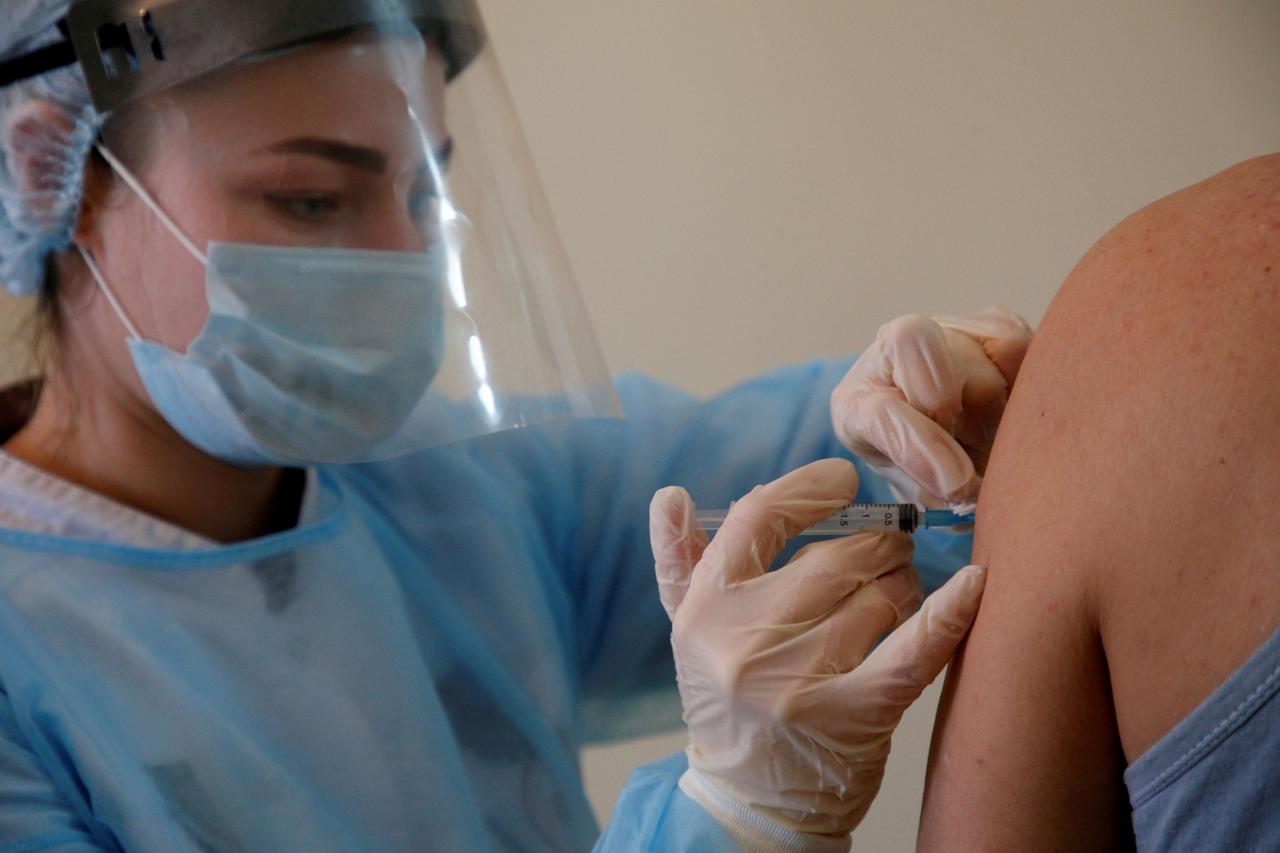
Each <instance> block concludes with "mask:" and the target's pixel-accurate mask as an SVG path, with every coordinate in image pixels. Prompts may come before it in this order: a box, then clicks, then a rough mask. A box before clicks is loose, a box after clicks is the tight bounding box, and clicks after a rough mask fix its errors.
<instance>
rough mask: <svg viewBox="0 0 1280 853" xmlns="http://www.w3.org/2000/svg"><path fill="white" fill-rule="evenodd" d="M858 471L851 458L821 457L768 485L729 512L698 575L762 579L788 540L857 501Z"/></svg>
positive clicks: (720, 580)
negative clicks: (855, 499) (851, 502)
mask: <svg viewBox="0 0 1280 853" xmlns="http://www.w3.org/2000/svg"><path fill="white" fill-rule="evenodd" d="M857 492H858V471H857V469H856V468H854V467H853V463H852V462H850V461H848V460H847V459H822V460H819V461H818V462H813V463H810V464H809V465H805V466H804V467H803V468H797V469H796V470H795V471H792V472H791V473H789V474H787V475H785V476H783V477H780V478H778V479H777V480H774V481H773V482H772V483H769V484H767V485H764V486H757V487H756V488H755V489H753V490H752V491H751V493H750V494H748V495H747V496H746V497H744V498H742V500H740V501H738V502H737V503H735V504H734V505H733V507H732V508H731V509H730V510H729V514H728V515H727V516H726V517H725V520H724V524H723V525H721V527H720V530H719V531H717V532H716V535H715V538H714V539H712V540H711V544H710V545H708V546H707V549H706V551H705V552H704V554H703V560H702V566H700V567H699V570H698V577H700V578H701V577H706V578H707V582H709V583H717V584H719V585H722V586H724V585H728V584H734V583H738V582H740V581H745V580H750V579H752V578H756V577H759V576H761V575H763V574H764V573H765V571H766V570H767V569H768V568H769V564H770V563H772V562H773V559H774V558H775V557H777V556H778V552H779V551H781V550H782V546H783V545H785V544H786V542H787V540H788V539H790V538H791V537H792V536H795V535H796V534H797V533H799V532H800V531H801V530H804V529H805V528H806V527H809V526H810V525H813V524H816V523H818V522H819V521H822V520H823V519H825V518H828V517H829V516H830V515H831V514H832V513H834V512H835V511H836V510H838V509H840V507H842V506H844V505H845V504H847V503H849V502H850V501H851V500H853V496H854V495H855V494H857Z"/></svg>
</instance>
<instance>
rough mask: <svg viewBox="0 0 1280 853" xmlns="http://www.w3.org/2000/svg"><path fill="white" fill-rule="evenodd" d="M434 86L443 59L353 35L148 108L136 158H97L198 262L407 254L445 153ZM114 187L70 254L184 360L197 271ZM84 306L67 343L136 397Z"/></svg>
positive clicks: (108, 328)
mask: <svg viewBox="0 0 1280 853" xmlns="http://www.w3.org/2000/svg"><path fill="white" fill-rule="evenodd" d="M444 87H445V74H444V64H443V61H442V60H441V58H440V57H439V56H438V55H437V54H436V53H435V51H432V50H428V48H427V47H426V46H425V44H424V43H423V42H422V41H421V40H417V39H413V38H407V37H394V38H384V39H375V38H372V37H354V38H350V39H346V40H343V41H339V42H332V43H324V44H320V45H315V46H311V47H308V48H305V49H303V50H299V51H296V52H293V53H289V54H286V55H284V56H282V57H278V58H275V59H270V60H264V61H256V62H246V63H243V64H241V65H238V66H236V67H234V68H232V69H229V70H226V71H222V72H219V73H218V74H217V75H216V76H215V77H213V78H211V79H208V80H204V81H200V82H197V83H195V84H189V85H186V86H184V87H181V88H179V89H176V90H174V91H172V92H167V93H162V94H160V95H157V96H153V98H152V99H151V101H150V102H148V103H147V104H146V105H145V107H144V109H143V112H142V130H141V131H140V133H139V135H140V136H141V137H142V138H144V139H145V140H146V144H145V149H146V150H145V151H142V152H133V151H130V150H114V147H113V153H115V154H116V155H117V157H119V158H120V159H121V160H123V161H124V162H125V163H126V164H127V165H128V166H129V167H130V168H131V170H132V171H134V173H135V174H136V176H137V177H138V178H139V180H140V181H141V182H142V184H143V186H145V187H146V188H147V189H148V190H149V191H150V193H151V194H152V196H153V197H154V198H155V200H156V201H157V202H158V204H159V205H160V207H161V208H162V209H163V210H164V211H165V212H167V213H168V214H169V216H170V217H171V218H172V219H173V221H174V222H175V223H176V224H177V226H178V227H179V228H180V229H181V230H182V231H183V232H185V233H186V235H187V236H188V237H190V238H191V240H192V241H193V242H194V243H195V245H196V246H197V247H199V248H201V249H202V250H203V249H204V248H205V246H206V245H207V244H208V243H209V242H211V241H220V242H239V243H255V244H266V245H277V246H317V247H347V248H363V249H386V250H401V251H421V250H423V249H424V248H426V246H427V245H428V244H430V243H431V242H433V241H434V239H435V236H434V235H435V223H436V219H437V196H436V189H435V188H436V186H437V184H438V182H439V176H440V175H441V174H442V172H443V170H444V167H445V160H446V159H447V155H448V151H449V148H450V141H449V137H448V134H447V132H446V130H445V126H444V123H443V109H444ZM106 141H107V144H108V146H112V139H111V138H110V136H108V138H107V140H106ZM121 144H122V145H123V143H121ZM114 187H115V189H114V191H113V192H112V193H111V194H110V197H109V200H108V201H107V202H106V203H105V204H103V205H102V206H101V207H100V209H99V210H96V211H94V215H93V216H91V217H87V218H86V221H87V222H88V223H89V224H88V226H87V229H82V231H81V233H80V234H79V235H78V237H79V242H80V243H81V244H82V245H84V246H85V247H86V248H88V249H89V250H90V251H91V252H92V253H93V256H94V258H95V259H96V261H97V263H98V265H99V267H100V268H101V270H102V273H103V275H104V276H105V278H106V281H107V282H108V284H109V285H110V286H111V287H112V289H113V290H114V291H115V293H116V296H117V297H118V298H119V300H120V302H121V304H122V307H123V309H124V311H125V312H126V313H127V314H128V315H129V318H130V319H131V320H132V321H133V323H134V325H135V326H136V327H137V328H138V331H139V334H141V335H142V337H143V338H145V339H148V340H153V341H158V342H160V343H163V344H165V345H167V346H169V347H170V348H172V349H175V350H177V351H179V352H181V351H184V350H185V349H186V347H187V345H188V344H189V343H190V342H191V341H192V340H193V339H194V338H195V336H196V335H197V334H198V333H199V331H200V329H201V327H202V326H203V324H204V322H205V320H206V318H207V317H208V305H207V302H206V299H205V289H204V276H205V271H204V268H203V266H202V265H201V264H200V263H199V262H198V261H197V260H196V259H195V258H193V257H192V256H191V255H190V254H189V253H188V252H187V251H186V250H185V249H184V248H183V247H182V246H181V244H180V243H179V242H178V240H176V239H175V238H174V237H173V236H172V235H171V234H170V233H169V232H168V231H167V230H166V229H165V228H164V226H163V225H162V224H161V222H160V220H159V219H158V218H157V217H156V216H155V214H153V213H152V212H151V211H150V210H149V209H148V208H147V207H146V206H145V205H144V204H143V202H142V201H141V199H140V198H138V196H137V195H136V194H134V193H133V192H132V191H130V190H128V189H127V188H126V187H125V186H124V185H123V183H122V182H120V181H119V180H118V179H117V180H116V181H115V182H114ZM86 230H87V233H85V232H86ZM100 296H101V295H100V294H96V295H95V296H94V297H93V298H92V299H91V300H89V301H88V304H87V305H86V306H85V310H84V312H83V314H84V315H85V316H84V317H83V319H84V320H87V321H89V323H88V325H90V326H91V329H87V330H81V335H80V337H79V338H78V340H85V339H86V337H87V338H90V339H93V341H92V344H93V348H94V350H96V352H95V353H94V355H95V356H96V357H99V358H102V359H103V360H105V361H106V362H107V363H106V364H105V365H104V366H106V367H108V369H109V370H110V371H111V373H112V374H114V376H115V378H116V379H118V380H119V381H122V382H127V383H128V384H129V385H130V386H131V387H132V388H133V390H134V391H135V392H136V393H139V394H141V399H144V400H145V399H146V396H145V393H144V392H143V391H142V389H141V383H140V382H139V381H138V380H137V377H136V375H135V374H134V371H133V368H132V364H131V360H130V357H129V354H128V350H127V348H126V347H125V344H124V337H125V331H124V327H123V326H122V325H121V324H120V322H119V320H118V319H116V318H115V315H114V313H112V312H111V311H110V308H109V306H108V305H107V303H106V300H104V299H102V298H100ZM77 313H79V312H76V311H71V312H69V320H70V321H71V322H72V323H76V322H77V316H76V315H77ZM76 334H77V330H74V329H73V330H72V335H76Z"/></svg>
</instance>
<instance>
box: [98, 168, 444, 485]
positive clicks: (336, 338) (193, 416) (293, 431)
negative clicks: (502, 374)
mask: <svg viewBox="0 0 1280 853" xmlns="http://www.w3.org/2000/svg"><path fill="white" fill-rule="evenodd" d="M104 153H105V152H104ZM108 161H109V162H111V163H112V166H113V167H114V168H115V169H116V171H117V172H118V173H120V174H121V176H122V177H124V178H125V179H126V182H127V183H129V184H130V186H132V187H133V188H134V190H135V191H136V192H138V194H139V195H140V197H141V198H142V200H143V201H144V202H145V203H147V205H148V206H149V207H150V208H151V209H152V210H153V211H155V212H156V213H157V215H158V216H159V217H160V219H161V221H162V222H164V224H165V226H166V227H167V228H168V229H169V230H170V232H171V233H174V236H175V237H177V238H178V239H179V241H180V242H181V243H182V244H183V245H184V246H186V247H187V248H188V251H190V252H192V254H193V255H194V256H195V257H196V258H197V259H198V260H200V261H201V262H202V263H203V264H204V266H205V293H206V296H207V298H208V301H209V318H208V320H207V321H206V322H205V324H204V328H202V329H201V331H200V333H199V335H197V336H196V338H195V340H194V341H192V342H191V344H190V346H188V347H187V350H186V352H185V353H179V352H175V351H174V350H172V349H170V348H169V347H167V346H165V345H163V344H161V343H157V342H154V341H148V340H144V339H143V338H142V336H141V335H140V334H138V331H137V329H136V328H135V327H134V325H133V324H132V323H131V322H130V320H129V318H128V316H127V315H126V313H125V312H124V310H123V308H122V307H121V305H120V304H119V302H118V300H117V299H116V298H115V295H114V294H113V292H112V290H111V288H110V286H109V285H108V283H107V281H106V279H105V278H104V277H103V275H102V273H101V271H100V270H99V268H98V266H97V264H96V263H95V262H94V260H93V257H92V255H90V254H89V253H88V252H87V251H85V250H84V249H81V254H82V255H83V256H84V259H85V262H86V264H87V265H88V267H89V270H90V272H91V273H92V274H93V276H94V278H95V280H96V281H97V282H98V286H99V287H100V288H101V289H102V291H103V293H104V295H106V297H107V299H108V301H109V302H110V303H111V305H112V307H113V308H114V309H115V311H116V313H117V314H118V315H119V317H120V319H121V321H122V322H123V323H124V324H125V327H126V329H128V330H129V334H130V338H129V341H128V345H129V351H130V353H131V354H132V356H133V363H134V366H135V367H136V369H137V371H138V375H139V377H141V379H142V383H143V385H144V386H145V387H146V389H147V393H148V395H149V396H150V397H151V401H152V403H153V404H154V405H155V407H156V409H157V410H158V411H159V413H160V414H161V416H163V417H164V419H165V420H166V421H167V422H168V423H169V425H170V426H172V427H173V428H174V429H175V430H177V431H178V433H179V434H181V435H182V437H183V438H185V439H186V440H187V441H189V442H191V443H192V444H193V445H195V446H196V447H198V448H200V449H201V450H203V451H204V452H205V453H208V454H209V455H211V456H214V457H217V458H218V459H222V460H224V461H227V462H231V463H233V464H237V465H243V466H254V465H288V464H294V465H296V464H314V463H321V462H359V461H366V460H368V459H370V458H376V456H378V455H390V454H387V453H382V452H380V448H386V447H389V446H394V445H395V444H396V442H395V441H393V440H392V439H393V437H394V436H397V433H399V432H401V431H402V430H403V429H404V428H405V425H406V423H407V421H408V420H409V416H410V413H411V412H412V411H413V409H414V408H415V406H416V405H417V404H418V403H419V402H421V401H422V399H423V397H424V395H425V393H426V391H427V388H428V386H429V385H430V383H431V380H432V379H433V378H434V376H435V375H436V373H437V371H438V370H439V367H440V362H441V358H442V354H443V350H444V347H443V315H442V303H441V299H442V296H443V292H444V288H443V282H444V276H445V269H446V251H447V250H446V248H445V245H444V244H442V243H437V244H436V245H435V246H433V247H432V248H431V249H430V250H429V251H427V252H389V251H375V250H366V249H341V248H310V247H301V248H294V247H280V246H259V245H249V244H240V243H216V242H215V243H210V244H209V246H208V251H207V253H202V252H200V251H199V250H198V249H196V248H195V247H194V246H193V245H192V244H191V241H190V240H189V239H188V238H187V237H186V236H185V235H184V234H182V233H181V231H179V230H178V229H177V226H176V225H175V224H174V223H173V222H172V220H170V219H169V217H168V216H167V215H165V214H164V213H163V211H161V210H160V208H159V207H158V205H156V203H155V202H154V201H153V200H152V199H151V198H150V196H149V194H147V193H146V192H145V190H143V189H142V188H141V186H140V185H138V184H137V181H136V179H132V176H131V175H128V174H127V172H125V171H124V167H123V166H121V165H120V164H119V163H118V161H115V158H114V157H108Z"/></svg>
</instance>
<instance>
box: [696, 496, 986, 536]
mask: <svg viewBox="0 0 1280 853" xmlns="http://www.w3.org/2000/svg"><path fill="white" fill-rule="evenodd" d="M728 514H729V510H727V509H709V510H701V509H700V510H698V515H697V524H698V527H700V528H702V529H703V530H707V531H715V530H719V529H720V527H721V525H723V524H724V520H725V517H726V516H727V515H728ZM973 519H974V517H973V515H972V514H969V515H960V514H957V513H954V512H952V511H951V510H949V509H920V508H919V507H917V506H916V505H915V504H848V505H847V506H845V507H844V508H842V509H839V510H837V511H836V512H835V513H834V514H833V515H831V517H829V518H828V519H826V520H825V521H820V522H818V523H817V524H815V525H813V526H812V527H809V528H806V529H805V530H802V531H800V533H799V535H800V536H847V535H849V534H852V533H862V532H863V531H867V530H897V531H901V532H903V533H915V532H916V531H917V530H919V529H920V528H921V527H925V528H930V527H955V526H956V525H960V524H972V523H973Z"/></svg>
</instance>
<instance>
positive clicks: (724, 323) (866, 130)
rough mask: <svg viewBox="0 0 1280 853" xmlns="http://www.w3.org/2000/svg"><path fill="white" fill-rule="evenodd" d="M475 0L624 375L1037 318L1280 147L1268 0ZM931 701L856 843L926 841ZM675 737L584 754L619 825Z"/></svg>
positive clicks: (711, 373) (1279, 58) (602, 802)
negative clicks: (1100, 250)
mask: <svg viewBox="0 0 1280 853" xmlns="http://www.w3.org/2000/svg"><path fill="white" fill-rule="evenodd" d="M480 2H481V8H482V9H483V10H484V12H485V13H486V16H487V18H488V22H489V25H490V28H491V31H492V36H493V40H494V42H495V44H496V46H497V48H498V51H499V57H500V60H501V63H502V65H503V67H504V68H505V70H506V74H507V79H508V83H509V84H510V88H511V91H512V94H513V96H514V100H515V103H516V107H517V109H518V111H519V113H520V115H521V118H522V120H523V123H524V126H525V129H526V132H527V134H528V137H529V141H530V144H531V148H532V151H533V155H534V160H535V161H536V163H537V165H538V167H539V169H540V171H541V174H542V177H543V181H544V183H545V185H546V188H547V191H548V195H549V197H550V202H551V208H552V210H553V212H554V215H555V217H556V220H557V222H558V224H559V227H560V230H561V233H562V235H563V237H564V239H565V243H566V245H567V248H568V253H569V256H570V259H571V261H572V263H573V265H574V267H575V270H576V272H577V274H578V278H579V282H580V284H581V287H582V290H583V293H584V296H585V298H586V301H587V305H588V308H589V309H590V312H591V314H592V316H593V318H594V320H595V323H596V327H597V331H598V333H599V334H600V338H601V340H602V343H603V346H604V350H605V353H606V356H607V357H608V358H609V360H610V363H611V365H612V366H613V367H614V368H615V369H618V370H622V369H638V370H643V371H646V372H649V373H651V374H654V375H656V376H659V377H661V378H663V379H666V380H668V381H670V382H673V383H675V384H677V385H680V386H682V387H684V388H687V389H689V390H692V391H695V392H698V393H710V392H713V391H715V390H717V389H720V388H723V387H725V386H727V385H729V384H730V383H732V382H734V381H736V380H740V379H742V378H745V377H748V376H750V375H752V374H754V373H757V372H759V371H762V370H765V369H767V368H769V367H771V366H774V365H777V364H780V363H783V362H789V361H795V360H800V359H805V358H809V357H811V356H815V355H837V354H844V353H851V352H853V351H856V350H858V349H859V348H861V347H862V346H864V345H865V344H866V343H867V342H868V341H870V340H871V339H872V338H873V337H874V335H875V331H876V329H877V327H878V326H879V325H880V323H882V322H883V321H885V320H887V319H889V318H891V317H893V316H896V315H897V314H900V313H903V312H907V311H925V312H944V311H945V312H956V311H965V310H972V309H976V308H980V307H983V306H986V305H988V304H991V303H1001V304H1004V305H1008V306H1010V307H1012V308H1014V309H1016V310H1018V311H1020V312H1021V313H1023V314H1024V315H1025V316H1027V317H1028V319H1030V320H1031V321H1032V322H1036V321H1038V320H1039V318H1040V316H1041V315H1042V314H1043V311H1044V309H1045V307H1046V306H1047V304H1048V302H1049V300H1050V298H1051V297H1052V295H1053V292H1054V290H1055V288H1056V287H1057V285H1058V283H1059V282H1060V281H1061V280H1062V279H1063V277H1064V276H1065V275H1066V273H1067V272H1068V271H1069V270H1070V268H1071V266H1072V265H1073V264H1074V262H1075V261H1076V260H1077V259H1078V258H1079V257H1080V255H1081V254H1082V253H1083V252H1084V251H1085V250H1086V249H1087V248H1088V247H1089V245H1090V244H1091V243H1092V242H1093V241H1094V240H1096V239H1097V238H1098V236H1100V235H1101V234H1102V233H1103V232H1104V231H1105V230H1106V229H1107V228H1109V227H1110V226H1111V225H1113V224H1114V223H1115V222H1117V221H1118V220H1119V219H1121V218H1122V217H1123V216H1125V215H1126V214H1127V213H1129V212H1131V211H1133V210H1135V209H1136V208H1138V207H1140V206H1141V205H1143V204H1145V203H1146V202H1148V201H1151V200H1153V199H1155V198H1157V197H1159V196H1161V195H1164V194H1166V193H1168V192H1169V191H1171V190H1173V189H1175V188H1178V187H1181V186H1184V185H1186V184H1188V183H1191V182H1194V181H1196V180H1198V179H1200V178H1203V177H1206V176H1208V175H1209V174H1212V173H1213V172H1216V171H1218V170H1220V169H1222V168H1225V167H1226V166H1228V165H1230V164H1232V163H1234V162H1236V161H1239V160H1242V159H1245V158H1247V157H1250V156H1254V155H1257V154H1262V153H1265V152H1268V151H1272V150H1277V149H1280V98H1278V97H1277V95H1280V49H1277V46H1278V45H1280V2H1277V0H1217V2H1213V3H1206V2H1203V0H1132V1H1131V2H1129V1H1127V0H1119V2H1117V0H1076V1H1075V2H1072V3H1027V2H1024V0H986V2H978V0H961V2H952V3H938V2H923V0H868V1H867V2H855V0H841V1H840V2H837V0H789V2H784V0H668V1H667V2H658V1H657V0H654V1H653V2H626V3H623V2H602V0H538V2H536V3H531V2H528V0H480ZM19 313H20V311H19V309H18V308H16V307H15V306H14V304H13V303H12V302H11V301H8V300H0V334H3V333H5V330H6V329H7V328H8V327H10V326H11V325H12V323H13V322H14V319H15V317H17V316H18V314H19ZM5 339H6V340H8V339H9V338H8V335H7V334H6V337H5ZM20 362H21V350H20V348H18V347H13V346H11V347H10V348H9V349H8V350H7V351H5V352H3V353H0V374H12V373H14V372H15V371H16V370H17V369H18V367H17V366H18V364H19V363H20ZM936 692H937V691H936V689H934V690H932V691H931V692H930V693H929V694H928V695H927V698H926V700H925V701H923V702H921V703H920V704H919V705H918V706H917V707H916V708H914V709H913V710H912V711H911V712H910V714H909V715H908V718H907V721H906V722H905V723H904V725H903V727H902V728H901V729H900V731H899V734H898V736H897V737H896V738H895V741H894V752H893V758H892V759H891V762H890V769H889V774H888V778H887V781H886V783H885V787H884V790H883V791H882V792H881V794H880V797H879V800H878V801H877V803H876V805H875V807H874V808H873V810H872V812H871V814H870V816H869V817H868V819H867V821H866V822H865V823H864V825H863V827H862V828H861V829H860V830H859V832H858V835H857V841H858V844H857V846H858V848H859V849H874V850H886V851H894V850H910V849H912V847H913V846H914V837H915V824H916V818H917V815H918V812H919V802H920V793H921V788H922V784H923V767H924V759H925V755H926V754H927V749H928V746H927V743H928V736H929V729H930V725H931V720H932V712H933V704H934V703H935V702H936ZM682 742H683V741H682V739H681V738H680V737H678V736H670V737H663V738H656V739H651V740H647V741H643V742H639V743H635V744H626V745H622V746H614V747H609V748H603V749H593V750H588V752H587V754H586V756H585V766H586V771H587V775H588V780H589V785H590V789H591V794H592V797H593V801H594V802H595V803H596V805H597V808H598V809H599V810H600V811H601V813H602V815H603V814H607V812H608V811H609V809H610V808H611V804H612V801H613V798H614V797H615V796H616V793H617V790H618V789H619V787H620V786H621V784H622V782H623V781H624V780H625V777H626V776H627V774H628V773H629V772H630V769H631V768H632V767H633V766H635V765H636V764H638V763H641V762H643V761H646V760H648V759H650V758H652V757H657V756H659V755H663V754H666V753H668V752H671V751H674V750H675V749H678V748H679V747H680V746H681V745H682Z"/></svg>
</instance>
